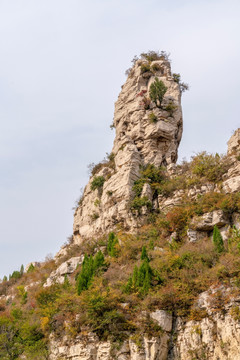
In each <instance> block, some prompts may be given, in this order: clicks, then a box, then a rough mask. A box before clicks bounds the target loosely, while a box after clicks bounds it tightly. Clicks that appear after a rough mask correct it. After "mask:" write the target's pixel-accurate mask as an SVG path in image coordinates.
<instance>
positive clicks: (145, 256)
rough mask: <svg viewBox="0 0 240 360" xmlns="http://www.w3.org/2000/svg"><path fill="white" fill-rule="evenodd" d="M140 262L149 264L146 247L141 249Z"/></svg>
mask: <svg viewBox="0 0 240 360" xmlns="http://www.w3.org/2000/svg"><path fill="white" fill-rule="evenodd" d="M141 260H147V261H148V262H149V257H148V253H147V249H146V246H143V247H142V253H141Z"/></svg>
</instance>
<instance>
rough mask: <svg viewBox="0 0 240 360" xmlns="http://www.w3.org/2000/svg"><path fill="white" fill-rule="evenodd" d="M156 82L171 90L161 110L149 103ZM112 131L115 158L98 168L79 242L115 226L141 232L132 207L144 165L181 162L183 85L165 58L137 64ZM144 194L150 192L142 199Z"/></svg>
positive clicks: (77, 225) (79, 221)
mask: <svg viewBox="0 0 240 360" xmlns="http://www.w3.org/2000/svg"><path fill="white" fill-rule="evenodd" d="M156 78H157V79H159V80H160V81H162V82H163V83H164V85H165V86H166V88H167V91H166V93H165V94H164V97H163V101H162V104H161V106H159V104H158V103H154V101H152V100H151V99H150V88H151V85H152V84H153V83H154V81H156ZM113 127H114V128H115V130H116V137H115V140H114V146H113V149H112V152H111V154H110V157H109V158H110V159H109V161H108V162H105V163H104V162H103V163H101V164H98V165H97V166H95V168H94V169H93V176H91V178H90V180H89V183H88V184H87V186H86V187H85V190H84V193H83V196H82V199H81V201H80V203H79V206H78V207H77V209H76V212H75V215H74V226H73V233H74V241H75V242H76V243H79V242H81V241H82V240H83V239H84V238H90V237H91V236H99V235H100V234H103V233H105V232H108V231H110V230H113V229H114V228H115V227H116V224H122V226H123V227H124V228H125V229H127V230H133V229H134V228H136V226H137V225H138V221H137V219H136V218H135V217H134V216H133V214H132V212H131V211H130V205H129V204H130V201H131V199H132V198H133V196H134V194H133V190H132V187H133V185H134V182H135V180H137V179H138V178H139V177H140V169H141V167H144V166H146V165H147V164H154V165H155V166H157V167H159V166H160V165H164V166H171V165H172V164H175V163H176V161H177V156H178V146H179V142H180V140H181V136H182V109H181V86H180V84H179V78H178V77H173V76H172V73H171V68H170V63H169V61H168V60H167V58H166V57H164V56H160V57H158V60H155V61H151V62H150V61H149V60H148V61H147V59H144V58H143V59H141V60H140V59H139V60H137V61H136V62H135V64H134V66H133V68H132V69H131V71H130V74H129V76H128V78H127V81H126V83H125V84H124V85H123V86H122V90H121V92H120V95H119V97H118V100H117V102H116V104H115V114H114V121H113ZM98 180H99V184H97V181H98ZM95 183H96V186H94V184H95ZM98 185H99V186H98ZM145 193H146V189H145V190H144V193H143V194H142V197H143V196H144V195H145Z"/></svg>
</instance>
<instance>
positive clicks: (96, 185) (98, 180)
mask: <svg viewBox="0 0 240 360" xmlns="http://www.w3.org/2000/svg"><path fill="white" fill-rule="evenodd" d="M104 181H105V178H104V177H103V176H94V178H93V181H92V183H91V190H96V189H100V188H102V187H103V184H104Z"/></svg>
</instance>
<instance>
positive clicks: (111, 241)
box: [107, 232, 118, 257]
mask: <svg viewBox="0 0 240 360" xmlns="http://www.w3.org/2000/svg"><path fill="white" fill-rule="evenodd" d="M116 244H118V238H117V237H116V236H115V234H114V233H113V232H111V233H110V234H109V236H108V243H107V252H108V255H110V256H112V257H117V255H118V251H117V249H116Z"/></svg>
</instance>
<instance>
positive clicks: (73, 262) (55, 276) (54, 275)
mask: <svg viewBox="0 0 240 360" xmlns="http://www.w3.org/2000/svg"><path fill="white" fill-rule="evenodd" d="M83 259H84V256H83V255H81V256H75V257H72V258H71V259H69V260H67V261H65V262H63V263H62V264H61V265H60V266H59V267H58V268H57V269H56V270H54V271H53V272H51V274H50V275H49V277H48V278H47V281H46V282H45V284H44V285H43V286H44V287H48V286H51V285H53V284H54V283H59V284H63V283H64V279H65V275H69V274H72V273H73V272H74V271H75V270H76V267H77V266H78V265H81V264H82V262H83Z"/></svg>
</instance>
